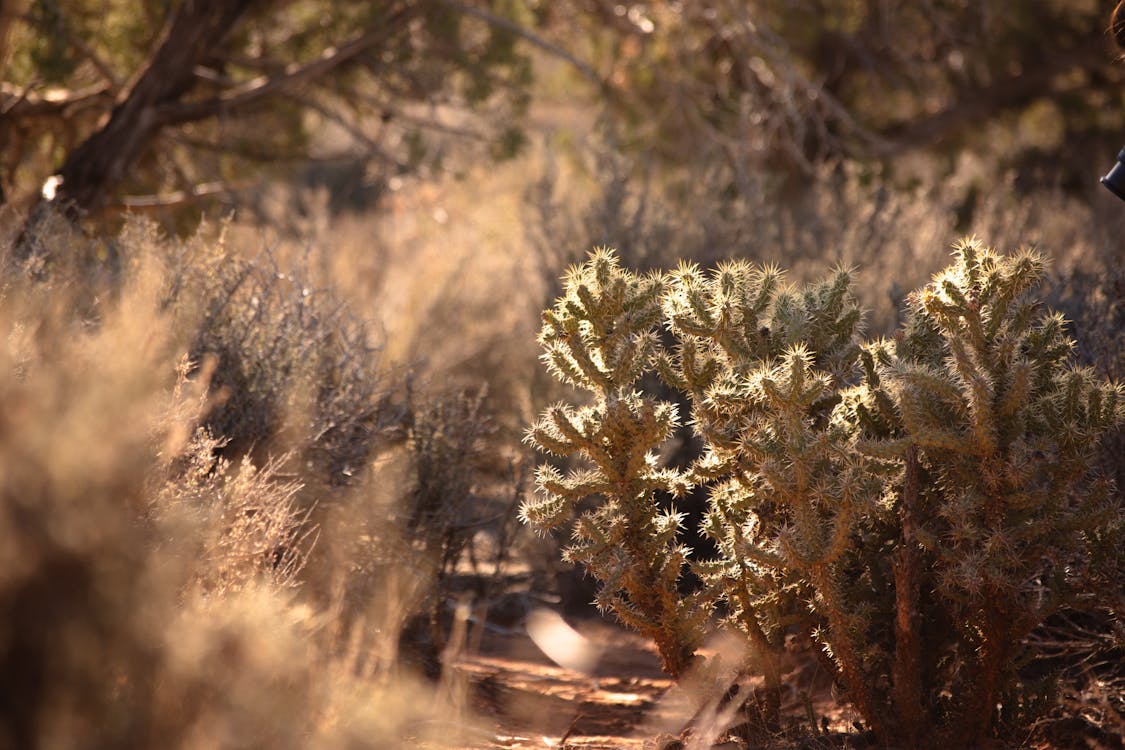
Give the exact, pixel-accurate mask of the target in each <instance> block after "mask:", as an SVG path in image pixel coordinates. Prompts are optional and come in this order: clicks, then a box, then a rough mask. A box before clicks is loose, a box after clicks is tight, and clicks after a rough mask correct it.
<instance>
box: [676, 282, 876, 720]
mask: <svg viewBox="0 0 1125 750" xmlns="http://www.w3.org/2000/svg"><path fill="white" fill-rule="evenodd" d="M781 281H782V279H781V274H780V272H779V271H778V270H777V269H776V268H772V267H770V268H755V267H753V266H751V265H749V264H747V263H742V262H736V263H730V264H726V265H723V266H720V267H719V268H718V269H716V271H715V272H714V273H712V274H710V275H704V274H702V273H701V272H700V271H699V270H698V269H697V268H695V267H691V266H681V268H680V269H679V270H678V271H677V272H676V273H675V274H674V275H673V283H672V286H671V288H670V290H669V293H668V295H667V296H666V298H665V311H666V315H667V317H668V320H669V326H670V328H671V330H672V332H673V333H674V334H675V335H676V338H677V340H678V343H679V346H678V347H677V350H676V353H675V355H674V356H672V357H668V358H666V359H665V360H663V361H662V366H661V368H660V369H661V372H662V373H663V374H664V376H665V378H666V379H667V380H668V381H669V382H671V383H674V384H676V385H678V386H679V387H681V388H683V389H684V390H686V391H687V392H688V395H689V397H690V398H691V401H692V417H693V425H694V426H695V428H696V430H697V431H698V432H699V434H700V436H701V437H702V438H703V439H704V441H705V442H704V445H705V448H704V454H703V456H702V457H701V459H700V460H699V461H698V462H697V464H696V465H695V467H694V475H695V478H696V479H697V481H700V482H708V483H710V485H711V486H710V489H711V492H710V502H709V511H708V513H707V516H706V518H705V525H704V530H705V531H706V533H707V534H708V535H709V536H710V537H711V538H712V539H713V540H714V541H715V544H716V547H717V549H718V551H719V555H718V556H717V557H716V558H715V559H713V560H710V561H705V562H700V563H697V565H696V568H697V570H698V572H699V574H700V577H701V578H702V579H703V580H704V582H705V583H706V584H707V585H708V586H709V587H710V588H711V591H712V594H713V595H714V596H715V597H716V598H719V599H722V600H723V601H725V603H726V605H727V606H726V609H727V612H728V613H729V617H728V619H729V620H730V622H731V623H732V624H734V625H735V626H736V627H738V628H739V629H740V630H741V631H742V632H743V633H744V634H745V635H746V636H747V637H748V639H749V641H750V643H751V645H752V646H753V648H752V654H753V656H755V657H756V659H755V661H756V662H757V665H756V666H757V667H758V668H759V669H760V670H761V671H762V672H763V674H764V675H765V678H766V684H767V686H768V688H769V690H768V691H767V702H766V705H765V709H766V711H765V713H766V716H765V718H766V720H767V721H768V722H769V723H772V724H776V723H777V719H778V716H777V712H778V705H779V699H780V673H779V662H780V659H779V657H780V653H781V651H782V650H783V648H784V641H785V634H786V630H787V628H788V627H790V626H792V625H793V624H795V623H799V622H805V623H806V624H807V625H809V626H810V627H811V626H814V625H816V624H818V623H819V622H821V621H825V622H829V621H830V622H836V623H838V625H839V626H838V628H837V629H838V630H839V631H840V632H845V631H847V632H852V631H858V632H861V631H862V626H860V625H858V624H855V623H853V622H851V621H848V620H847V619H846V618H847V615H848V612H849V611H851V610H848V609H845V608H844V607H842V606H841V605H840V602H839V600H840V598H841V597H840V596H839V595H838V592H837V589H838V588H839V586H840V585H841V582H840V578H839V576H837V575H836V573H835V571H836V570H837V568H838V567H839V564H840V561H841V560H842V559H843V557H844V554H845V552H847V550H848V549H849V548H850V544H851V542H850V539H851V532H852V530H853V523H854V519H855V518H856V517H857V516H858V513H857V509H856V506H857V505H858V504H861V503H869V502H870V500H869V498H870V496H871V495H872V491H871V489H870V485H871V483H870V482H866V483H865V481H864V480H865V477H864V476H863V475H862V473H861V472H859V470H858V467H857V465H856V461H855V460H854V458H853V457H852V456H851V455H849V454H848V453H847V452H846V451H844V450H842V445H843V440H842V438H843V439H846V437H847V436H846V433H843V434H842V433H840V426H839V425H837V424H834V423H833V422H832V421H831V420H830V419H829V416H830V413H831V409H832V406H833V404H834V403H835V401H836V400H837V396H836V389H837V388H838V387H839V385H840V383H841V382H843V380H844V379H845V378H846V377H847V376H848V375H849V374H850V372H851V371H852V370H853V369H854V364H853V363H854V361H855V357H856V354H857V353H858V351H859V347H858V344H857V340H856V337H857V331H858V328H859V325H860V322H861V318H862V316H861V314H860V310H859V308H858V307H857V305H856V303H855V300H854V299H853V297H852V295H851V292H850V287H851V277H850V274H849V273H848V272H846V271H839V272H837V273H836V274H834V275H833V276H832V277H831V278H830V279H828V280H827V281H825V282H822V283H820V284H815V285H811V286H808V287H805V288H803V289H800V290H797V289H793V288H789V287H786V286H783V285H782V283H781ZM810 345H811V346H810ZM812 346H815V347H816V348H815V349H813V348H812ZM876 494H877V491H876ZM811 583H815V584H816V585H817V589H814V588H813V587H812V586H810V584H811ZM817 590H819V591H820V594H819V595H815V594H816V591H817ZM852 609H854V608H852ZM810 611H811V613H814V616H812V617H810ZM849 645H850V640H849V641H848V642H847V643H845V644H842V646H841V647H842V648H848V647H849Z"/></svg>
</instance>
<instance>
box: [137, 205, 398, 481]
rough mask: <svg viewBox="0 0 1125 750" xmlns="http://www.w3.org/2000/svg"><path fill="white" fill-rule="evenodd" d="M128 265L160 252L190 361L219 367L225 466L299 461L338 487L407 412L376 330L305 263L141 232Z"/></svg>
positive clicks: (218, 242) (209, 419) (210, 417)
mask: <svg viewBox="0 0 1125 750" xmlns="http://www.w3.org/2000/svg"><path fill="white" fill-rule="evenodd" d="M122 244H123V245H125V246H126V247H127V248H128V251H129V252H130V254H136V253H138V252H141V253H143V252H145V248H152V247H156V248H159V249H160V250H161V252H163V253H164V258H165V259H164V262H165V263H166V264H167V266H168V277H169V279H170V280H171V282H172V283H171V284H170V286H169V290H168V303H169V304H170V306H171V307H172V309H173V310H174V311H175V312H176V313H177V315H178V317H179V319H180V321H181V323H180V324H181V325H183V326H187V325H191V326H194V333H193V338H192V341H191V344H190V349H189V351H190V357H191V359H192V360H193V361H197V362H198V361H202V360H203V359H204V358H205V357H215V358H216V359H217V362H218V365H217V367H216V368H215V370H214V373H213V375H212V378H211V384H212V387H213V389H215V390H216V392H218V393H220V394H222V399H221V401H220V402H219V403H216V404H215V405H214V407H213V408H212V409H211V410H210V412H209V413H208V414H207V416H206V419H205V422H204V424H205V426H206V427H207V429H208V430H209V431H210V432H211V433H212V434H213V435H215V436H216V437H221V438H222V439H223V445H222V446H221V448H220V452H221V453H222V455H224V456H238V455H244V454H247V453H251V452H252V453H254V454H255V455H256V456H259V457H260V456H263V455H268V454H277V453H279V452H281V451H283V450H293V451H295V452H296V458H297V460H298V461H299V462H300V463H302V464H304V465H305V466H304V467H303V468H302V472H304V473H307V474H308V475H309V477H310V478H311V479H315V480H316V481H318V482H321V483H324V484H327V485H330V486H335V485H344V484H349V483H352V482H353V481H354V478H355V477H356V476H357V475H358V474H360V473H361V472H362V471H363V469H364V466H365V465H366V463H367V461H368V459H369V458H371V456H372V454H373V453H374V451H375V450H376V448H377V447H378V446H379V445H380V443H381V442H383V441H387V440H389V439H391V437H392V436H393V434H394V433H395V431H396V427H397V422H398V420H399V418H400V413H399V412H398V411H397V410H396V409H395V408H394V407H393V406H392V391H393V386H392V385H391V384H389V383H387V382H384V381H383V380H382V379H381V378H380V372H381V368H380V366H379V352H378V350H377V349H376V348H375V347H373V346H372V344H371V343H370V341H369V337H368V333H367V329H366V326H365V325H364V324H363V322H362V321H360V320H359V319H358V318H357V317H356V316H355V315H354V314H353V313H352V312H351V310H350V309H349V308H348V307H347V305H345V304H344V303H342V302H341V301H339V300H338V299H337V298H336V297H335V295H334V294H333V293H332V292H331V290H327V289H323V288H318V287H317V286H316V285H315V283H314V282H313V281H312V280H311V274H310V273H309V272H308V270H307V264H302V263H300V262H298V263H295V264H290V265H282V264H281V262H280V261H279V260H278V258H277V257H275V256H274V255H273V254H272V253H271V252H270V250H269V249H264V250H262V251H261V252H260V253H259V254H258V255H257V256H255V257H253V258H246V257H244V256H243V255H242V254H240V253H239V252H237V251H235V250H233V249H231V248H229V247H228V246H227V243H226V241H225V237H224V233H220V234H219V236H218V237H216V238H207V237H205V236H204V235H203V234H199V235H197V236H196V237H194V238H192V239H190V240H188V241H184V242H180V241H176V240H164V239H161V238H159V237H158V236H157V234H156V231H155V228H154V227H153V226H152V225H151V224H143V223H138V222H134V223H132V224H130V225H128V226H127V227H126V230H125V232H124V233H123V234H122Z"/></svg>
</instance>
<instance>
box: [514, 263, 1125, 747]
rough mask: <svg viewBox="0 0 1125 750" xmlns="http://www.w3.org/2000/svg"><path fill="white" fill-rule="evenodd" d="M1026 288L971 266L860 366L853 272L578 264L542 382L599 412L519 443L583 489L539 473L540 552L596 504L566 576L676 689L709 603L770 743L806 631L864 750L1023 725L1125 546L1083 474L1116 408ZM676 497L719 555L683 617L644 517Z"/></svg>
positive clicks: (1034, 275)
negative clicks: (557, 527) (649, 646)
mask: <svg viewBox="0 0 1125 750" xmlns="http://www.w3.org/2000/svg"><path fill="white" fill-rule="evenodd" d="M1043 274H1044V262H1043V260H1042V259H1041V258H1040V257H1039V256H1037V255H1035V254H1033V253H1021V254H1018V255H1015V256H1012V257H1005V256H1001V255H998V254H996V253H994V252H992V251H991V250H987V249H985V248H983V247H981V246H980V245H979V244H978V243H976V242H975V241H969V242H965V243H962V244H961V245H959V246H958V248H957V252H956V261H955V263H954V264H953V265H952V266H951V267H950V268H949V269H947V270H946V271H945V272H943V273H942V274H940V275H939V276H937V277H936V278H935V279H934V281H933V282H932V283H931V284H929V285H928V286H927V287H925V288H924V289H923V290H921V291H920V292H917V293H915V294H914V295H913V296H912V297H911V307H910V310H909V311H908V312H909V314H908V318H907V322H906V325H905V327H904V328H903V330H902V331H900V332H899V334H898V335H897V336H896V337H895V339H894V340H893V341H888V340H880V341H874V342H871V343H868V344H866V345H863V346H861V345H860V342H859V333H860V328H861V323H862V314H861V311H860V310H859V308H858V306H857V305H856V303H855V300H854V298H853V297H852V295H851V292H850V288H851V278H850V274H849V273H848V272H846V271H837V272H836V273H834V274H833V275H832V276H831V277H830V278H829V279H827V280H826V281H824V282H822V283H820V284H815V285H812V286H809V287H805V288H803V289H800V290H796V289H793V288H790V287H786V286H784V285H783V284H782V280H781V276H780V272H778V271H777V270H776V269H773V268H765V269H759V268H755V267H753V266H750V265H748V264H745V263H731V264H727V265H724V266H721V267H719V268H718V269H717V270H716V271H714V272H713V273H711V274H704V273H702V272H701V271H700V270H699V269H697V268H695V267H694V266H681V267H680V268H679V269H678V270H677V271H675V272H674V273H672V274H671V275H670V276H669V277H668V278H664V277H660V276H648V277H643V278H642V277H638V276H635V275H633V274H630V273H629V272H627V271H624V270H622V269H620V268H619V267H618V266H617V263H616V259H615V258H614V257H613V256H612V255H611V254H608V253H604V252H603V253H598V254H595V255H594V256H593V257H592V258H591V260H590V261H589V262H588V263H587V264H585V265H584V266H582V267H580V268H577V269H575V270H573V271H572V272H571V274H570V276H569V277H568V279H567V297H566V298H564V299H562V300H560V301H559V303H558V304H557V305H556V307H555V308H554V310H552V311H548V313H547V314H546V316H545V321H546V322H545V325H544V329H543V335H542V337H541V339H542V342H543V344H544V346H545V348H546V350H547V354H546V355H545V358H546V359H547V361H548V363H549V364H550V365H551V367H552V369H553V370H554V371H555V372H556V374H557V375H558V376H559V377H560V378H561V379H563V380H564V381H566V382H569V383H571V384H572V385H575V386H578V387H581V388H584V389H587V390H590V391H592V392H593V393H594V394H595V401H594V403H593V404H592V405H591V406H588V407H585V408H581V409H576V408H573V407H568V406H565V405H559V406H556V407H553V408H552V409H550V410H548V412H547V414H546V415H545V417H544V418H543V419H542V420H541V421H540V422H539V423H538V424H536V425H535V427H534V428H533V430H532V433H531V436H532V439H533V440H534V442H536V443H537V444H538V445H539V446H540V447H542V448H544V449H546V450H549V451H552V452H554V453H556V454H559V455H572V454H576V453H577V454H581V455H584V456H586V457H587V458H588V459H589V460H590V461H591V462H592V463H593V465H594V468H593V469H591V470H587V471H575V472H571V473H570V474H568V475H567V476H565V477H564V476H562V475H561V474H560V473H559V472H558V471H556V470H555V469H552V468H549V467H548V468H544V469H542V470H541V473H540V483H541V487H542V488H543V489H544V491H545V497H543V498H541V499H539V500H537V501H536V502H533V503H530V504H529V505H528V506H526V507H525V510H524V513H525V516H526V517H527V518H528V519H529V520H531V521H532V522H534V523H536V524H537V525H539V526H540V527H550V526H551V525H552V524H554V523H556V522H557V520H558V519H559V518H560V517H561V516H562V514H563V513H564V512H565V511H567V510H568V509H569V508H570V507H572V506H573V504H574V503H575V502H577V501H578V500H580V499H582V498H584V497H587V496H590V495H595V494H597V495H600V496H602V497H604V498H605V502H604V503H603V504H602V505H601V506H599V508H598V509H597V510H595V511H594V512H592V513H590V514H588V515H587V516H585V517H584V518H583V519H582V521H581V522H580V523H579V526H578V530H577V532H576V544H575V546H574V547H572V548H571V550H570V551H569V552H568V554H569V555H570V556H571V558H572V559H576V560H581V561H583V562H585V563H586V564H587V565H588V566H589V567H590V569H591V570H593V571H594V572H595V574H596V575H598V576H599V577H600V578H601V580H602V581H603V593H602V601H603V603H604V605H605V606H608V607H610V608H612V609H614V610H615V611H617V612H618V614H619V615H620V616H621V617H622V618H623V619H624V620H625V621H626V622H630V623H631V624H634V625H636V626H637V627H638V628H640V629H641V630H642V631H643V632H647V633H649V634H650V635H652V636H653V637H654V638H656V639H657V643H658V644H660V647H661V653H662V654H664V655H665V663H666V666H669V671H672V672H673V673H676V672H677V671H678V669H677V666H679V667H682V664H683V659H682V654H684V653H686V651H685V650H680V651H678V652H677V650H676V649H677V647H678V644H687V643H690V642H691V639H692V637H693V636H694V634H696V633H698V623H699V621H700V619H701V617H702V613H703V612H705V609H704V608H703V606H702V605H703V604H705V603H707V602H708V601H712V600H722V601H723V602H724V603H725V605H726V606H725V612H726V613H727V615H728V619H729V620H730V622H731V623H732V624H733V625H735V626H736V627H738V628H739V629H740V630H741V631H742V632H743V633H744V634H745V635H746V637H747V638H748V640H749V642H750V643H751V645H752V646H753V647H754V648H753V649H752V651H753V652H754V653H755V654H756V656H757V657H758V662H759V666H760V667H761V669H762V670H763V672H764V673H765V675H766V680H767V685H768V686H769V687H771V688H772V691H771V692H772V693H773V699H772V705H770V704H767V706H766V707H767V709H768V710H767V719H772V720H773V721H774V722H776V718H777V695H778V691H779V687H780V674H779V669H778V661H779V659H778V656H779V653H780V649H781V648H782V645H783V643H784V637H785V635H786V632H787V630H789V629H791V628H794V627H797V628H804V629H807V630H808V631H809V632H811V634H812V635H813V636H814V637H815V638H817V639H818V640H819V641H820V643H821V644H822V645H823V647H824V649H825V652H826V654H827V655H828V656H829V657H830V658H831V664H832V665H833V668H834V671H835V676H836V678H837V681H838V682H839V683H840V684H841V685H842V686H843V687H844V689H845V691H846V693H847V695H848V697H849V698H850V699H851V700H852V702H853V703H854V704H855V706H856V708H857V709H858V710H859V712H860V713H861V715H862V716H863V718H864V721H865V722H866V723H867V724H868V726H869V727H870V728H872V729H873V730H874V731H875V733H876V735H877V736H878V737H879V739H880V740H881V741H883V742H886V743H888V744H890V745H893V746H901V747H922V746H926V745H927V743H930V744H935V743H936V744H944V745H947V746H951V747H970V746H976V745H977V744H979V743H980V742H981V741H982V740H984V739H985V738H986V737H987V735H988V734H989V733H990V732H991V731H993V730H994V729H995V728H996V727H997V726H998V724H997V722H998V720H1005V719H1015V720H1018V719H1019V717H1018V716H1016V714H1018V712H1019V710H1020V707H1021V705H1023V703H1022V702H1021V701H1022V700H1023V699H1022V698H1021V696H1020V695H1019V692H1020V688H1021V686H1020V685H1019V679H1018V675H1017V674H1016V665H1017V664H1018V663H1019V661H1020V659H1021V657H1022V656H1023V654H1022V653H1021V649H1022V643H1023V642H1024V640H1025V638H1026V636H1027V635H1028V634H1029V633H1030V632H1031V630H1032V629H1033V628H1035V627H1036V626H1037V625H1038V624H1040V623H1042V622H1043V620H1044V619H1045V618H1046V617H1048V616H1049V615H1050V614H1052V613H1053V612H1055V611H1057V610H1058V609H1059V608H1060V607H1062V606H1066V605H1067V604H1068V603H1073V602H1074V601H1075V600H1076V599H1078V598H1080V597H1081V596H1084V595H1085V596H1089V595H1090V593H1091V591H1092V589H1091V585H1090V584H1091V581H1092V580H1093V579H1094V578H1095V577H1096V573H1097V571H1096V570H1094V568H1095V567H1096V566H1095V562H1096V561H1098V560H1109V561H1110V562H1111V563H1114V561H1116V562H1117V564H1119V561H1120V557H1121V545H1122V542H1123V541H1125V529H1123V526H1125V524H1122V520H1121V519H1122V509H1121V507H1120V505H1119V501H1117V500H1115V499H1114V497H1115V496H1114V495H1113V493H1112V492H1111V487H1110V483H1109V482H1108V480H1105V479H1102V478H1099V477H1097V476H1093V475H1092V473H1091V466H1092V465H1093V461H1092V459H1093V455H1094V451H1095V449H1096V445H1097V442H1098V440H1099V439H1100V437H1101V436H1102V434H1103V433H1104V432H1105V431H1106V430H1107V429H1109V428H1110V427H1112V426H1114V425H1115V424H1118V423H1120V422H1121V421H1122V420H1123V419H1125V398H1123V395H1125V394H1123V393H1122V388H1121V386H1119V385H1115V384H1113V383H1107V382H1104V381H1100V380H1099V379H1098V378H1097V377H1095V375H1094V373H1093V372H1091V371H1089V370H1083V369H1077V368H1075V367H1073V366H1072V365H1071V364H1070V362H1071V349H1072V346H1073V344H1072V342H1071V341H1070V340H1069V339H1068V338H1067V337H1066V335H1065V325H1064V321H1063V320H1062V319H1061V318H1060V317H1059V316H1057V315H1050V314H1045V313H1043V312H1042V311H1041V310H1040V308H1039V305H1038V304H1037V303H1036V302H1035V301H1034V300H1033V299H1031V298H1030V295H1029V293H1030V292H1031V290H1032V289H1033V288H1034V286H1035V285H1036V284H1037V283H1038V282H1039V281H1040V279H1041V278H1042V277H1043ZM661 312H663V316H664V323H665V325H666V326H667V328H668V330H669V332H670V334H671V335H672V336H673V337H674V338H675V339H676V346H675V347H673V348H671V349H665V348H663V347H662V346H661V345H660V343H659V340H658V338H657V336H656V327H657V324H658V322H659V319H660V317H661ZM650 369H655V370H656V371H657V372H658V373H659V374H660V376H661V377H662V378H663V379H664V380H665V381H666V382H667V383H668V384H669V385H671V386H672V387H674V388H677V389H679V390H681V391H682V392H684V393H685V395H686V396H687V398H688V399H689V400H690V402H691V422H690V424H691V426H692V428H693V429H694V431H695V432H696V433H697V435H698V436H699V438H700V439H701V440H702V442H703V446H704V450H703V455H702V456H701V458H700V459H699V460H698V461H697V462H696V463H695V464H694V465H693V466H692V468H691V470H690V471H689V472H687V473H686V474H684V475H681V474H679V473H677V472H673V471H668V470H663V469H660V468H659V467H658V466H657V464H656V460H655V458H654V451H655V449H656V448H657V447H658V446H659V445H660V444H661V443H662V442H663V441H664V440H666V439H667V438H668V436H669V435H670V434H671V432H672V430H673V428H674V427H675V425H676V412H675V409H674V407H673V405H672V404H669V403H664V402H660V401H656V400H653V399H651V398H648V397H646V396H644V395H642V394H640V393H637V392H635V390H634V389H635V388H636V386H637V384H638V382H639V380H640V378H641V376H642V375H644V374H645V373H646V372H648V371H649V370H650ZM689 484H703V485H706V486H707V488H708V490H709V493H710V494H709V510H708V513H707V515H706V517H705V520H704V531H705V532H706V533H707V534H708V535H709V536H710V537H711V538H712V539H713V540H714V541H715V544H716V547H717V549H718V555H717V556H716V557H715V558H714V559H712V560H705V561H696V562H695V569H696V571H697V572H698V573H699V576H700V578H701V580H702V581H703V582H704V591H702V592H701V593H700V594H699V595H698V596H697V597H695V598H688V599H686V600H682V601H678V600H677V596H676V578H677V577H678V575H679V573H680V570H681V568H682V566H683V564H684V561H685V559H686V551H685V550H683V549H682V548H681V547H680V546H678V545H677V543H676V537H677V531H678V530H679V525H680V519H679V517H678V516H676V515H675V514H674V513H670V512H661V511H660V510H659V509H658V506H657V504H656V502H655V499H654V493H655V492H657V491H661V492H669V493H672V494H675V493H676V492H678V491H682V490H683V489H684V488H686V487H687V486H688V485H689ZM1111 567H1112V566H1111ZM923 593H925V596H923ZM673 636H674V637H673ZM677 653H679V654H680V655H681V657H679V659H678V660H677V657H676V654H677ZM998 705H1000V706H1001V707H1002V709H1001V714H998V713H997V706H998Z"/></svg>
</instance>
